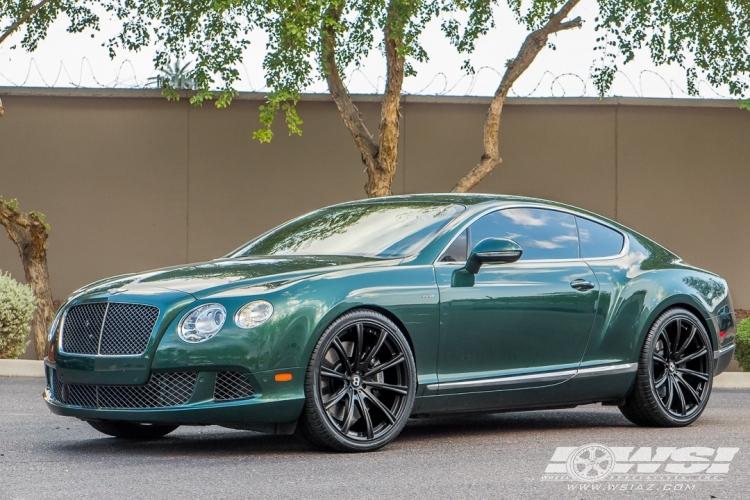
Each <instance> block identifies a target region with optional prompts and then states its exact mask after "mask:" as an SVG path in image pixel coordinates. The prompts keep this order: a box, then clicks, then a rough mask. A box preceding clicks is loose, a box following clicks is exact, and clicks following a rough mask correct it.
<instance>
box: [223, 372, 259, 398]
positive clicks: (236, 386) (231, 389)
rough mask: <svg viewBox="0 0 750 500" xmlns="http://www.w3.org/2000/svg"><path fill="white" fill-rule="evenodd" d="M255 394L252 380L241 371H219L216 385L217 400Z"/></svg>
mask: <svg viewBox="0 0 750 500" xmlns="http://www.w3.org/2000/svg"><path fill="white" fill-rule="evenodd" d="M253 394H254V392H253V386H252V384H250V381H249V380H248V379H247V377H245V375H243V374H242V373H240V372H218V373H217V374H216V385H214V400H215V401H230V400H233V399H245V398H250V397H252V396H253Z"/></svg>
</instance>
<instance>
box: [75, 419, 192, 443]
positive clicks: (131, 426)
mask: <svg viewBox="0 0 750 500" xmlns="http://www.w3.org/2000/svg"><path fill="white" fill-rule="evenodd" d="M88 424H89V425H90V426H91V427H93V428H94V429H96V430H97V431H99V432H101V433H102V434H106V435H108V436H112V437H116V438H120V439H140V440H147V439H159V438H161V437H164V436H166V435H167V434H169V433H170V432H172V431H174V430H175V429H177V428H178V427H179V425H164V424H141V423H136V422H114V421H111V420H88Z"/></svg>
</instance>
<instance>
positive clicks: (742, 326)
mask: <svg viewBox="0 0 750 500" xmlns="http://www.w3.org/2000/svg"><path fill="white" fill-rule="evenodd" d="M734 342H735V344H736V345H737V347H735V350H734V357H735V358H736V359H737V361H738V362H739V364H740V366H741V367H742V369H743V370H745V371H746V372H750V318H747V319H744V320H742V321H740V322H739V324H738V325H737V336H736V337H735V338H734Z"/></svg>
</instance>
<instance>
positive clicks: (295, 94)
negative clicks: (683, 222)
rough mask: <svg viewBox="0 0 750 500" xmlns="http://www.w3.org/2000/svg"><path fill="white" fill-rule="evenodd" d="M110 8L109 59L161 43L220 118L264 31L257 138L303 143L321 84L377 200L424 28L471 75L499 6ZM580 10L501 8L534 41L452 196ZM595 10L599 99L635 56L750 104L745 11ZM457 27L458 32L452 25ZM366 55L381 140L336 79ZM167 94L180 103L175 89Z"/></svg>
mask: <svg viewBox="0 0 750 500" xmlns="http://www.w3.org/2000/svg"><path fill="white" fill-rule="evenodd" d="M109 1H110V2H115V3H112V4H108V5H109V7H108V9H110V10H112V11H113V12H115V13H116V14H117V16H118V17H119V18H120V19H121V20H122V21H123V31H122V32H121V33H120V34H119V35H118V36H117V37H114V38H113V39H112V40H110V43H109V47H110V50H111V51H112V54H114V51H115V50H117V49H118V48H120V47H124V48H127V49H130V50H138V49H140V48H141V47H143V46H145V45H147V44H149V43H152V42H157V44H158V46H159V50H158V52H157V55H156V59H155V62H156V64H157V67H159V66H162V65H163V64H164V62H165V61H168V60H169V57H170V56H179V57H185V56H186V55H188V54H191V55H193V56H195V57H196V58H197V59H196V64H195V67H194V69H193V70H192V71H191V72H190V77H191V78H193V79H194V80H195V81H196V82H197V84H198V89H199V90H198V92H197V93H196V95H195V96H194V97H193V98H192V102H193V103H194V104H199V103H202V102H203V101H204V100H206V99H211V98H213V97H215V96H214V92H212V90H211V89H214V88H218V89H220V90H219V93H218V99H217V101H216V105H217V106H218V107H225V106H227V105H228V104H229V103H230V102H231V99H232V96H233V95H234V90H233V86H234V84H235V83H236V82H237V80H238V79H239V74H238V72H237V70H236V66H237V63H239V62H240V61H241V59H242V53H243V50H244V49H245V48H246V47H247V46H248V45H249V38H248V36H249V34H250V32H251V31H252V30H254V29H260V30H262V31H263V32H264V33H265V34H266V35H267V37H268V41H267V45H266V48H267V53H266V56H265V58H264V61H263V68H264V71H265V74H266V83H267V86H268V87H269V89H270V92H269V94H268V101H267V102H266V103H265V104H264V105H263V106H261V108H260V121H261V123H262V125H263V127H262V128H261V129H260V130H258V131H256V132H255V134H254V136H255V138H256V139H258V140H260V141H261V142H267V141H270V140H271V139H272V137H273V132H272V130H271V127H272V125H273V122H274V119H275V117H276V116H277V115H278V114H279V113H281V114H282V115H283V116H284V119H285V121H286V125H287V128H288V130H289V133H290V134H300V133H301V132H302V130H301V126H302V120H301V118H300V116H299V115H298V114H297V110H296V105H297V102H298V100H299V96H300V93H301V92H302V91H304V89H305V88H307V87H308V86H309V85H310V84H312V83H314V82H315V81H319V80H323V81H325V82H326V83H327V85H328V89H329V92H330V94H331V97H332V98H333V100H334V102H335V103H336V106H337V108H338V110H339V112H340V114H341V118H342V120H343V122H344V125H345V126H346V128H347V129H348V130H349V132H350V133H351V135H352V138H353V140H354V143H355V145H356V146H357V148H358V150H359V152H360V154H361V157H362V162H363V163H364V165H365V169H366V172H367V175H368V181H367V184H366V185H365V191H366V193H367V195H368V196H383V195H388V194H390V193H391V181H392V179H393V176H394V174H395V171H396V165H397V157H398V136H399V103H400V97H401V92H402V85H403V81H404V78H405V77H407V76H410V75H413V74H414V67H413V63H414V62H420V61H425V60H427V58H428V53H427V48H426V47H424V46H423V45H422V44H421V43H420V35H421V34H422V32H423V31H424V29H425V26H426V25H427V23H429V22H430V21H434V20H439V22H440V23H441V28H442V30H443V33H444V35H445V36H446V37H447V38H448V39H449V40H450V42H451V43H452V44H453V45H454V46H455V47H456V49H457V50H458V51H459V52H461V53H464V54H466V56H467V60H466V62H465V63H464V66H463V67H464V69H465V70H466V71H468V72H472V71H473V68H472V66H471V62H470V56H471V53H472V52H473V51H474V49H475V46H476V42H477V40H478V39H479V38H480V37H481V36H483V35H485V34H486V33H487V32H488V31H489V29H490V28H491V27H494V26H495V18H494V16H495V12H496V9H495V7H497V6H498V5H499V4H500V3H501V1H502V0H304V1H300V0H255V1H245V2H227V1H221V2H198V1H186V0H182V1H177V2H168V3H166V4H164V3H160V2H158V1H157V0H138V1H135V2H132V1H131V2H130V3H123V4H116V2H117V1H125V0H109ZM578 3H579V0H567V1H565V0H527V1H523V0H507V5H508V6H510V8H511V11H512V12H513V15H514V16H515V19H516V21H517V22H518V23H520V24H522V25H524V26H525V27H526V28H527V29H528V30H529V34H528V36H527V37H526V39H525V40H524V42H523V43H522V45H521V47H520V49H519V51H518V54H517V55H516V57H514V58H513V59H511V60H509V61H507V63H506V68H505V73H504V74H503V76H502V78H501V79H500V82H499V85H498V87H497V90H496V92H495V94H494V96H493V100H492V103H491V104H490V106H489V109H488V111H487V117H486V120H485V126H484V137H483V145H484V148H483V152H482V155H481V156H480V160H479V162H478V163H477V165H476V166H475V167H474V168H473V169H471V170H470V171H469V172H468V173H467V174H466V175H465V176H464V177H463V178H461V179H460V180H459V181H458V182H457V183H456V184H455V186H454V187H453V191H456V192H465V191H468V190H470V189H472V188H473V187H474V186H475V185H476V184H477V183H479V182H480V181H481V180H482V179H483V178H484V177H485V176H486V175H488V174H489V173H490V172H491V171H492V170H493V169H494V168H495V167H496V166H497V165H498V164H500V163H501V161H502V158H501V156H500V152H499V147H498V131H499V125H500V117H501V114H502V109H503V104H504V102H505V98H506V97H507V95H508V94H509V92H510V90H511V88H512V86H513V84H514V83H515V81H516V80H517V79H518V78H519V77H520V76H521V75H522V74H523V72H524V71H525V70H526V69H527V68H528V67H529V66H530V65H531V63H532V62H533V61H534V59H535V58H536V56H537V55H538V54H539V52H540V51H541V50H543V49H544V48H545V47H547V46H552V44H551V42H550V37H551V36H552V35H555V34H557V33H559V32H562V31H565V30H569V29H573V28H578V27H580V26H581V25H582V22H583V20H582V19H581V18H580V17H573V18H571V17H570V16H571V13H572V11H573V10H574V8H575V7H576V5H577V4H578ZM598 5H599V9H600V15H599V16H598V17H597V18H595V19H593V20H592V21H593V22H594V23H596V28H597V30H598V32H599V35H598V38H597V40H596V42H595V44H596V45H595V46H596V48H597V49H598V51H599V52H600V56H601V57H600V58H599V60H598V61H597V62H596V64H595V65H594V66H593V68H592V76H593V79H594V82H595V84H596V86H597V88H598V90H599V93H600V95H602V96H603V95H605V94H606V92H607V91H608V89H609V87H610V86H611V85H612V82H613V79H614V75H615V74H616V72H617V70H618V67H619V65H620V64H625V63H627V62H629V61H631V60H632V59H633V58H634V57H635V55H636V52H637V51H638V50H639V49H641V48H644V49H647V51H648V53H649V55H650V57H651V59H652V60H653V61H654V62H655V63H656V64H677V65H680V66H681V67H683V68H684V69H685V74H686V80H687V83H688V84H687V88H688V92H690V93H691V94H696V95H697V93H698V89H697V84H696V82H697V80H698V78H699V77H702V78H706V79H707V81H708V82H709V83H711V84H712V85H715V86H722V85H726V86H728V88H729V90H730V92H731V94H732V95H734V96H737V97H738V98H741V97H743V96H745V95H747V92H748V88H747V84H746V80H743V78H744V77H745V76H746V75H747V74H748V70H749V67H750V57H749V54H750V47H749V45H748V43H747V40H748V38H749V37H750V15H748V14H749V9H750V7H749V6H748V4H747V2H746V1H745V0H728V1H717V0H686V1H678V2H675V1H667V0H657V1H646V0H637V1H629V0H598ZM462 16H463V18H464V19H465V21H464V22H460V21H459V20H458V19H459V18H461V17H462ZM592 43H594V41H592ZM372 50H380V51H382V52H383V53H384V54H385V63H386V68H385V73H386V82H385V92H384V95H383V100H382V102H381V110H380V124H379V127H378V131H377V134H373V133H372V132H371V131H370V130H369V129H368V128H367V126H366V125H365V121H364V117H363V116H362V113H361V112H360V111H359V109H357V107H356V105H355V104H354V103H353V102H352V99H351V97H350V95H349V92H348V89H347V88H346V85H345V84H344V78H343V74H344V71H345V70H347V69H351V68H356V67H359V66H360V65H361V64H362V61H363V60H364V58H365V57H366V56H367V55H368V54H369V53H370V52H371V51H372ZM166 93H167V95H168V96H170V97H174V98H176V97H177V94H176V92H172V91H171V89H167V90H166ZM743 102H744V101H743ZM745 105H747V103H746V104H745ZM748 107H750V106H748Z"/></svg>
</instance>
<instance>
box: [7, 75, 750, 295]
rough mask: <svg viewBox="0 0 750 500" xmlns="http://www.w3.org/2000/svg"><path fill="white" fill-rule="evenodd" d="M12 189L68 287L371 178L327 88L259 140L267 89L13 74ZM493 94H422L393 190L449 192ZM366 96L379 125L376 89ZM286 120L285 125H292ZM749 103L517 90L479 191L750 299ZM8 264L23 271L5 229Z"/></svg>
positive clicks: (252, 225) (408, 102)
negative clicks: (26, 80)
mask: <svg viewBox="0 0 750 500" xmlns="http://www.w3.org/2000/svg"><path fill="white" fill-rule="evenodd" d="M0 97H2V99H3V104H4V106H5V110H6V113H5V116H4V117H3V118H2V119H0V195H2V196H4V197H5V198H18V199H19V200H20V201H21V207H22V208H25V209H27V210H38V211H40V212H43V213H45V214H47V217H48V221H49V222H50V223H51V224H52V234H51V237H50V240H49V246H50V249H49V266H50V274H51V279H52V287H53V292H54V295H55V297H56V298H64V297H65V296H66V295H67V294H69V293H70V292H71V291H72V290H74V289H75V288H78V287H79V286H82V285H84V284H86V283H88V282H91V281H94V280H96V279H100V278H103V277H107V276H110V275H115V274H121V273H127V272H134V271H141V270H146V269H151V268H157V267H161V266H168V265H173V264H181V263H185V262H195V261H201V260H206V259H211V258H215V257H218V256H220V255H223V254H224V253H227V252H228V251H230V250H232V249H233V248H235V247H237V246H239V245H240V244H242V243H243V242H244V241H246V240H248V239H250V238H251V237H252V236H254V235H256V234H258V233H260V232H262V231H264V230H266V229H268V228H269V227H272V226H274V225H276V224H278V223H281V222H283V221H285V220H287V219H289V218H291V217H294V216H296V215H299V214H301V213H304V212H307V211H309V210H312V209H315V208H317V207H320V206H323V205H328V204H332V203H336V202H341V201H345V200H351V199H356V198H361V197H362V196H363V189H362V187H363V185H364V183H365V180H366V177H365V174H364V173H363V167H362V164H361V162H360V160H359V154H358V152H357V150H356V149H355V147H354V145H353V143H352V140H351V137H350V136H349V134H348V132H347V131H346V130H345V129H344V126H343V124H342V123H341V121H340V118H339V116H338V113H337V111H336V108H335V106H334V105H333V104H332V103H330V102H329V101H328V100H327V99H326V98H325V96H310V97H306V98H305V99H303V101H302V102H301V104H300V114H301V116H302V118H303V119H304V120H305V124H304V135H303V136H302V137H288V135H287V134H286V131H285V130H284V128H283V127H282V126H279V127H277V128H276V137H275V139H274V141H273V142H272V143H271V144H269V145H261V144H258V143H257V142H255V141H253V139H252V132H253V130H255V129H256V128H257V126H258V125H257V123H258V122H257V107H258V105H259V104H260V102H259V96H257V95H242V96H240V98H239V99H237V100H236V101H235V102H234V103H233V104H232V105H231V106H230V107H229V108H228V109H225V110H217V109H215V108H214V107H213V106H211V105H204V106H203V107H200V108H192V107H190V106H189V104H188V103H187V101H186V100H184V99H183V100H181V101H179V102H167V101H165V100H164V99H163V98H161V97H160V96H159V94H158V92H149V91H91V90H81V91H78V90H52V91H43V90H34V89H0ZM487 103H488V101H487V99H483V98H427V97H407V98H406V99H405V102H404V107H403V129H402V135H401V146H400V148H401V149H400V151H401V155H400V163H399V170H398V173H397V175H396V178H395V180H394V183H393V187H394V192H395V193H397V194H399V193H417V192H441V191H447V190H449V189H450V188H451V187H452V185H453V184H454V183H455V181H456V180H457V179H458V178H459V176H460V175H462V174H463V173H464V172H466V171H468V169H470V168H471V167H472V166H473V165H474V164H475V162H476V160H477V159H478V158H479V155H480V154H481V132H482V126H483V119H484V115H485V111H486V107H487ZM358 106H359V108H360V110H361V111H362V112H363V113H364V115H365V116H366V117H367V119H368V126H369V127H370V129H371V131H376V130H377V120H378V117H379V111H378V103H377V98H376V97H369V96H364V97H361V98H358ZM280 125H281V123H280ZM748 144H750V113H748V112H746V111H742V110H740V109H738V108H737V107H736V105H735V104H733V103H728V102H720V101H680V100H643V99H605V100H602V101H600V100H596V99H515V100H511V101H510V102H509V103H508V104H507V105H506V108H505V111H504V115H503V122H502V126H501V134H500V147H501V154H502V156H503V158H504V162H503V164H502V165H501V166H500V167H499V168H498V169H497V170H496V171H495V172H494V173H493V174H492V175H491V176H490V177H489V178H488V179H486V180H485V181H484V182H483V183H482V184H480V185H479V186H478V188H477V189H475V191H477V192H490V193H508V194H518V195H528V196H538V197H542V198H548V199H554V200H559V201H563V202H566V203H570V204H573V205H578V206H581V207H583V208H587V209H589V210H593V211H595V212H598V213H601V214H602V215H606V216H608V217H611V218H614V219H617V220H619V221H621V222H623V223H624V224H626V225H629V226H630V227H632V228H634V229H636V230H638V231H640V232H642V233H644V234H646V235H648V236H650V237H652V238H653V239H655V240H656V241H659V242H660V243H662V244H664V245H665V246H667V247H668V248H670V249H672V250H673V251H675V252H676V253H677V254H679V255H681V256H682V257H683V258H685V259H686V260H687V261H688V262H690V263H692V264H694V265H697V266H701V267H704V268H706V269H709V270H711V271H715V272H718V273H720V274H721V275H723V276H725V277H726V278H727V279H728V280H729V283H730V286H731V289H732V294H733V297H734V300H735V305H736V307H742V308H750V262H749V261H748V259H747V258H746V257H745V255H746V250H745V249H746V248H749V247H750V224H748V223H747V222H746V217H747V216H748V214H749V211H750V206H749V205H748V202H747V201H746V200H747V196H743V195H744V194H745V192H746V190H747V186H749V185H750V155H748ZM0 269H3V270H7V271H10V272H11V273H12V274H13V275H14V276H15V277H16V278H17V279H22V278H23V272H22V269H21V266H20V261H19V258H18V255H17V252H16V250H15V247H14V246H13V244H12V243H11V242H10V241H9V240H8V239H6V238H4V237H0Z"/></svg>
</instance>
